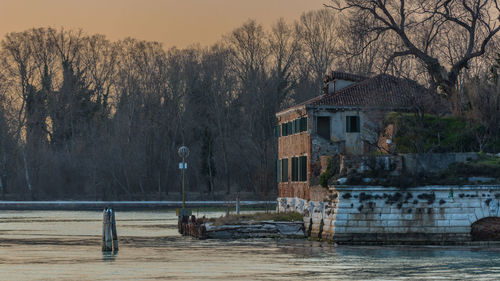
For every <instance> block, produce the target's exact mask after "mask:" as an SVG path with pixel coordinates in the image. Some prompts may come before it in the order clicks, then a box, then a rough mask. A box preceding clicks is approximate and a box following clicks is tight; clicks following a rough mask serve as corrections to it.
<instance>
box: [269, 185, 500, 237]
mask: <svg viewBox="0 0 500 281" xmlns="http://www.w3.org/2000/svg"><path fill="white" fill-rule="evenodd" d="M327 197H328V198H324V200H323V202H318V201H306V200H304V199H300V198H278V210H279V211H280V212H286V211H298V212H300V213H303V214H304V224H305V230H306V232H307V233H308V234H309V236H311V237H313V238H320V239H325V240H330V241H333V242H336V243H349V244H366V243H368V244H463V243H466V242H469V241H470V240H471V236H470V233H471V225H472V224H473V223H474V222H476V221H478V220H480V219H482V218H486V217H497V216H499V206H500V203H499V200H500V186H498V185H490V186H486V185H484V186H424V187H412V188H406V189H401V188H395V187H378V186H337V187H335V188H332V189H330V192H329V194H328V196H327ZM311 222H312V225H311Z"/></svg>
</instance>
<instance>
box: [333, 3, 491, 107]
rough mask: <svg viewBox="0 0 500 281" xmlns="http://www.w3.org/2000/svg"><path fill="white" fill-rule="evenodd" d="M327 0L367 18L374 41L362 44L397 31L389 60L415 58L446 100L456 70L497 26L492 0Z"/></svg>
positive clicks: (452, 88)
mask: <svg viewBox="0 0 500 281" xmlns="http://www.w3.org/2000/svg"><path fill="white" fill-rule="evenodd" d="M332 3H333V4H332V5H326V6H327V7H330V8H333V9H335V10H338V11H350V12H351V14H350V16H351V17H357V18H363V17H368V18H370V19H372V20H371V23H372V24H373V25H372V26H368V27H366V30H367V31H369V32H372V33H373V34H374V40H371V41H369V42H367V44H371V43H372V42H375V41H376V40H378V39H380V38H382V36H383V35H384V34H386V33H392V34H394V35H396V37H397V38H398V39H399V42H398V43H397V44H398V45H399V48H398V49H397V50H396V51H394V52H393V53H392V55H391V56H390V57H389V58H388V62H390V61H392V60H393V59H395V58H398V57H403V56H413V57H415V58H417V59H418V60H419V61H421V62H422V63H423V64H424V65H425V67H426V70H427V72H428V73H429V76H430V78H431V84H432V86H433V87H435V88H438V89H440V90H442V91H443V92H444V93H445V94H446V95H448V97H449V99H453V98H455V97H456V84H457V80H458V77H459V74H460V72H461V71H462V70H463V69H464V68H467V67H468V65H469V63H470V62H471V60H472V59H474V58H476V57H479V56H482V55H483V54H484V53H485V52H486V49H487V47H488V43H489V42H490V41H491V39H492V38H493V37H494V36H495V34H497V32H498V31H499V30H500V26H499V25H498V23H499V13H500V9H499V6H498V2H497V1H496V0H467V1H458V0H423V1H416V0H408V1H407V0H399V1H382V0H369V1H368V0H332ZM355 14H356V15H355ZM358 23H360V24H361V22H359V21H358ZM457 38H460V40H457ZM443 44H444V45H445V46H446V48H443Z"/></svg>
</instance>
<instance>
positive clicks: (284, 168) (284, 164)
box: [281, 158, 288, 182]
mask: <svg viewBox="0 0 500 281" xmlns="http://www.w3.org/2000/svg"><path fill="white" fill-rule="evenodd" d="M281 181H282V182H287V181H288V159H286V158H285V159H281Z"/></svg>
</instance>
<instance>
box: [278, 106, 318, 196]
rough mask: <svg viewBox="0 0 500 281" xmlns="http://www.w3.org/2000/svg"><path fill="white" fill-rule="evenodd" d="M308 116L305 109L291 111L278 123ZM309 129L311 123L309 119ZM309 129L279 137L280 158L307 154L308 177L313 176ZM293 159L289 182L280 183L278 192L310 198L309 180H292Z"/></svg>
mask: <svg viewBox="0 0 500 281" xmlns="http://www.w3.org/2000/svg"><path fill="white" fill-rule="evenodd" d="M305 116H307V113H306V111H305V109H298V110H296V111H291V112H289V113H287V114H286V115H281V116H279V118H278V124H279V125H281V124H283V123H286V122H290V121H293V120H294V119H297V118H301V117H305ZM307 125H308V131H309V129H310V128H311V124H310V122H309V120H308V124H307ZM308 131H306V132H300V133H296V134H293V135H289V136H284V137H283V136H282V137H280V138H279V139H278V159H283V158H288V159H291V158H292V157H298V156H307V175H308V176H307V178H308V179H310V178H311V168H310V164H311V160H310V154H311V138H310V136H309V133H308ZM291 168H292V165H291V160H289V163H288V182H280V183H278V193H279V196H280V197H298V198H303V199H309V184H308V182H292V181H291V175H292V173H291Z"/></svg>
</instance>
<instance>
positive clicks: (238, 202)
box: [236, 194, 240, 215]
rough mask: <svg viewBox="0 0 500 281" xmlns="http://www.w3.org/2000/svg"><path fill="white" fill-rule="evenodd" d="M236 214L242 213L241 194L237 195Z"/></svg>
mask: <svg viewBox="0 0 500 281" xmlns="http://www.w3.org/2000/svg"><path fill="white" fill-rule="evenodd" d="M236 214H237V215H239V214H240V195H239V194H238V196H236Z"/></svg>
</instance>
